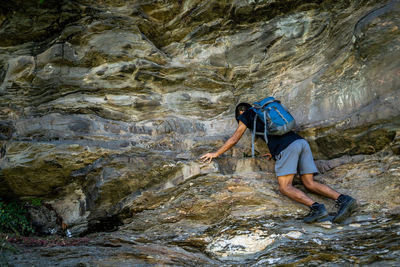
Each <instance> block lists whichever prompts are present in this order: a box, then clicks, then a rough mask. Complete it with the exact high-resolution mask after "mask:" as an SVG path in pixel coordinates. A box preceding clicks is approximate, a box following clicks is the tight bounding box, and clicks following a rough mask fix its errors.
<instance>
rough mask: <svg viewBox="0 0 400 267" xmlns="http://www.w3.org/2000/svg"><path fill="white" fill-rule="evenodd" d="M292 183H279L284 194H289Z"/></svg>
mask: <svg viewBox="0 0 400 267" xmlns="http://www.w3.org/2000/svg"><path fill="white" fill-rule="evenodd" d="M291 187H292V185H289V184H282V185H279V191H280V192H281V193H282V194H284V195H286V196H287V195H289V192H290V189H291Z"/></svg>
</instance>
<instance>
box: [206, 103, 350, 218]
mask: <svg viewBox="0 0 400 267" xmlns="http://www.w3.org/2000/svg"><path fill="white" fill-rule="evenodd" d="M251 107H252V106H251V105H250V104H248V103H240V104H239V105H237V106H236V110H235V117H236V120H237V122H238V123H239V125H238V128H237V129H236V131H235V133H234V134H233V135H232V136H231V137H230V138H229V139H228V140H227V141H226V142H225V144H224V145H223V146H222V147H220V148H219V149H218V150H217V151H216V152H213V153H207V154H204V155H202V156H201V159H202V160H203V162H211V161H212V159H214V158H216V157H218V156H219V155H221V154H223V153H224V152H226V151H227V150H229V149H230V148H232V147H233V146H234V145H235V144H236V143H237V142H238V141H239V140H240V138H241V137H242V136H243V134H244V132H245V131H246V129H247V128H249V129H250V130H251V131H254V130H255V131H256V133H258V132H263V131H264V130H263V129H264V123H263V122H262V121H261V120H259V119H258V118H257V120H256V124H255V125H256V129H253V128H254V123H253V122H254V118H255V116H256V113H255V111H254V110H253V109H251ZM260 137H261V138H262V139H263V140H264V141H265V138H264V136H263V135H260ZM267 138H268V148H269V151H270V153H267V156H268V158H269V159H271V158H273V159H274V160H275V173H276V176H277V178H278V183H279V190H280V192H281V193H282V194H284V195H286V196H287V197H289V198H291V199H293V200H294V201H297V202H299V203H301V204H304V205H306V206H308V207H310V213H309V214H308V215H307V216H306V217H305V218H304V219H303V221H304V222H306V223H312V222H315V221H318V220H322V219H324V218H326V217H327V216H328V212H327V210H326V209H325V205H324V204H320V203H318V202H315V201H314V200H313V199H311V198H310V197H309V196H307V195H306V194H305V193H304V192H303V191H301V190H299V189H297V188H296V187H294V186H293V185H292V182H293V178H294V176H295V175H296V174H297V173H299V174H300V177H301V181H302V182H303V184H304V186H305V187H306V188H307V189H308V190H310V191H311V192H314V193H317V194H319V195H322V196H325V197H328V198H331V199H333V200H335V201H336V203H337V205H338V207H339V208H338V212H337V214H336V216H335V217H334V218H333V222H335V223H341V222H343V221H344V220H345V219H346V218H347V217H348V216H350V215H351V213H352V211H353V210H354V209H355V208H356V200H355V199H354V198H352V197H351V196H348V195H343V194H340V193H338V192H336V191H335V190H333V189H332V188H330V187H329V186H327V185H324V184H321V183H319V182H316V181H314V174H315V173H318V170H317V167H316V166H315V163H314V159H313V156H312V153H311V149H310V146H309V144H308V142H307V141H306V140H305V139H303V138H302V137H301V136H300V135H298V134H297V133H295V132H293V131H289V132H288V133H286V134H283V135H268V137H267Z"/></svg>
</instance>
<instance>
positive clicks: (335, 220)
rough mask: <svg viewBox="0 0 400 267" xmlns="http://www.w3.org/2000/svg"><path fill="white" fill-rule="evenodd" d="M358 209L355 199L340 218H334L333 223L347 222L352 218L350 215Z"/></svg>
mask: <svg viewBox="0 0 400 267" xmlns="http://www.w3.org/2000/svg"><path fill="white" fill-rule="evenodd" d="M356 207H357V203H356V200H355V199H352V200H351V203H350V204H349V206H348V207H347V209H346V210H345V211H344V212H343V213H342V215H340V216H336V217H335V218H333V222H334V223H341V222H343V221H344V220H346V219H347V218H348V217H350V215H351V214H352V213H353V211H354V210H355V208H356Z"/></svg>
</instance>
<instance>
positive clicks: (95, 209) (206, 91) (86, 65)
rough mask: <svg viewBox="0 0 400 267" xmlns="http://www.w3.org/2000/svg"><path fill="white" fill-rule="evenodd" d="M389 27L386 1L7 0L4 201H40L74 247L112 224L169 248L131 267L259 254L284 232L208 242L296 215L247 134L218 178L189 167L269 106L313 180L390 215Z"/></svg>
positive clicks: (399, 109)
mask: <svg viewBox="0 0 400 267" xmlns="http://www.w3.org/2000/svg"><path fill="white" fill-rule="evenodd" d="M399 14H400V2H399V1H398V0H380V1H368V0H365V1H345V2H343V1H329V0H326V1H312V0H310V1H233V0H232V1H215V0H208V1H197V0H187V1H173V0H166V1H155V0H154V1H153V0H149V1H134V0H132V1H91V0H78V1H55V0H45V1H36V0H30V1H19V0H15V1H8V2H7V3H2V9H1V10H0V196H1V197H5V198H19V199H26V200H29V199H30V198H40V199H42V200H43V201H44V202H45V203H47V205H49V207H52V209H54V211H55V212H56V213H57V214H56V215H54V216H58V217H59V218H61V219H60V220H61V222H62V225H59V226H58V227H61V226H63V227H64V228H65V227H67V229H68V230H69V231H70V232H71V233H72V234H73V235H75V236H77V235H81V234H86V233H89V232H92V231H102V230H115V229H117V227H119V229H121V230H120V231H126V232H128V233H130V234H132V236H136V237H138V236H140V240H147V241H149V242H150V243H152V244H153V245H154V244H170V245H171V246H176V245H177V244H178V247H169V248H165V250H163V249H161V248H158V249H157V248H156V247H152V249H154V250H152V251H153V252H151V253H150V252H149V251H150V250H149V248H147V247H146V248H142V247H140V248H139V247H138V248H137V251H138V252H137V253H138V254H135V256H134V257H135V259H136V258H137V257H139V258H140V257H142V256H140V255H153V253H155V254H157V253H165V255H169V256H168V257H170V258H168V260H165V261H162V260H160V261H158V263H161V264H172V265H173V264H177V265H180V264H182V263H185V262H192V263H193V265H196V264H200V265H214V264H215V265H218V264H220V263H221V262H220V261H219V260H221V257H222V258H224V257H225V256H228V254H229V253H230V252H229V251H231V250H227V251H228V252H227V251H226V250H225V248H226V246H228V247H229V246H230V247H232V248H233V250H232V251H236V252H237V255H239V256H240V255H242V256H243V255H245V254H246V253H247V252H249V251H253V252H254V251H255V250H258V249H260V251H266V250H268V249H269V247H270V246H271V244H273V243H274V242H275V241H272V240H276V239H277V238H278V236H271V235H270V234H269V233H268V234H266V233H265V231H266V229H264V228H263V229H259V228H257V227H255V228H254V229H256V228H257V229H258V230H257V229H256V230H257V231H256V230H254V231H251V232H249V233H246V234H244V233H242V232H240V231H239V232H237V233H236V234H233V235H224V234H222V232H221V233H220V234H210V233H211V232H212V231H211V230H210V229H213V228H212V226H213V225H224V227H234V225H236V222H238V223H239V222H241V221H242V220H245V219H249V220H254V221H256V222H258V223H261V224H262V222H263V221H265V220H270V219H271V218H272V219H271V220H281V219H282V218H286V217H287V216H289V217H295V218H299V217H301V216H303V215H305V213H306V212H307V210H306V209H305V208H304V207H303V206H301V205H298V204H295V203H294V202H292V201H291V200H289V199H287V198H285V197H282V195H281V194H280V193H279V191H278V188H277V181H276V179H275V176H274V172H273V162H268V161H267V160H266V159H262V158H261V157H257V158H256V159H251V158H249V157H248V155H249V154H250V147H251V144H250V143H251V140H250V139H251V138H250V135H249V134H246V135H245V137H244V138H243V139H242V140H241V141H240V142H239V143H238V145H237V146H236V147H235V148H234V149H232V150H231V151H229V152H228V153H226V155H225V156H223V157H221V158H220V159H218V160H217V161H215V162H213V163H212V164H204V163H201V162H199V161H198V157H199V156H200V155H201V154H202V153H204V152H207V151H210V150H213V149H215V148H216V147H218V146H220V145H222V144H223V142H224V141H225V140H226V139H227V138H228V137H229V136H230V135H231V134H232V133H233V131H234V130H235V128H236V122H235V120H234V118H233V110H234V107H235V105H236V104H237V103H239V102H243V101H246V102H252V101H254V100H257V99H259V98H261V97H265V96H269V95H274V96H275V97H276V98H278V99H280V100H281V101H282V102H283V103H284V104H285V105H286V106H287V107H288V108H289V109H290V110H291V112H292V114H293V115H294V116H295V118H296V120H297V122H298V129H297V130H298V131H299V132H300V133H301V134H302V135H303V136H304V137H306V138H307V139H308V141H309V142H310V144H311V146H312V150H313V153H314V156H315V158H316V159H317V160H318V166H319V168H320V170H321V171H322V172H323V173H322V174H321V175H320V176H319V177H317V179H319V180H321V181H323V182H324V183H326V184H328V185H331V186H332V187H333V188H335V189H337V190H339V191H340V192H343V193H349V194H351V195H353V196H355V197H356V198H357V199H358V201H359V204H360V209H359V211H358V215H357V216H361V217H359V218H365V217H363V216H367V217H368V216H370V217H371V216H379V214H381V213H382V211H383V212H384V214H385V216H392V215H394V214H398V213H399V211H400V210H399V207H400V203H399V201H400V199H399V193H400V192H399V186H400V185H399V181H400V180H399V173H400V169H399V168H400V165H399V164H400V160H399V148H400V142H399V140H400V139H399V137H400V106H399V105H398V99H399V97H400V95H399V92H400V91H399V90H398V89H399V85H400V61H399V60H398V58H400V29H399V27H400V15H399ZM256 150H257V155H259V154H261V153H263V152H265V151H266V147H265V144H262V143H261V142H257V145H256ZM296 186H298V187H302V185H301V183H300V182H299V181H298V180H296ZM313 197H314V198H315V199H316V200H318V201H320V202H324V203H326V204H327V206H328V207H329V209H330V210H331V211H333V210H334V209H333V204H334V203H333V202H331V201H328V200H326V199H324V198H321V197H318V196H315V195H313ZM38 216H39V215H38ZM52 216H53V215H52ZM54 216H53V217H54ZM39 217H40V216H39ZM370 217H368V218H370ZM265 218H267V219H265ZM371 218H372V217H371ZM362 220H363V219H360V220H359V221H362ZM229 221H232V222H233V223H232V224H227V223H226V222H229ZM290 223H292V221H290V222H289V224H290ZM221 227H222V226H221ZM210 231H211V232H210ZM282 231H283V232H285V234H286V235H288V236H289V239H290V238H292V239H296V238H297V237H298V236H301V235H303V236H304V234H305V232H304V231H302V230H301V229H297V228H296V229H292V231H284V230H282ZM286 232H287V233H286ZM213 233H214V232H213ZM299 233H300V234H299ZM136 237H135V238H136ZM278 239H279V238H278ZM118 242H119V241H118ZM118 242H117V243H118ZM121 242H122V241H121ZM124 242H126V241H123V243H124ZM242 242H244V243H246V242H249V245H248V249H247V248H246V246H244V247H245V248H244V249H243V248H240V247H237V245H238V244H239V243H242ZM128 243H129V242H128ZM317 243H318V242H317ZM124 244H125V243H124ZM129 244H130V243H129ZM246 244H247V243H246ZM275 244H276V242H275ZM321 244H322V243H321ZM321 244H320V245H321ZM110 246H113V245H110ZM115 246H121V247H124V245H121V244H119V243H118V244H117V245H115ZM182 246H188V247H192V248H193V247H197V248H199V253H200V254H198V255H197V254H196V256H194V255H190V253H189V254H185V253H186V252H183V251H181V249H182ZM235 246H236V248H235ZM161 250H162V251H163V252H162V251H161ZM143 251H146V252H143ZM154 251H157V252H154ZM241 251H242V252H241ZM203 252H204V253H206V254H207V255H211V256H210V257H211V258H210V257H205V256H204V255H203V254H201V253H203ZM253 252H252V253H250V252H249V254H251V255H254V253H253ZM71 253H75V252H71ZM118 253H122V254H124V253H127V252H122V251H120V252H118ZM146 253H148V254H146ZM176 253H177V254H176ZM227 253H228V254H227ZM257 253H258V252H257ZM257 253H256V254H257ZM175 254H176V255H181V256H182V257H183V258H182V259H188V258H185V257H186V256H187V257H195V259H194V258H192V261H190V260H188V261H185V260H182V259H180V260H179V261H176V258H177V257H175V256H176V255H175ZM124 255H127V254H124ZM138 255H139V256H138ZM174 255H175V256H174ZM237 255H236V256H237ZM393 255H394V254H393ZM153 256H154V255H153ZM231 256H232V255H231ZM236 256H235V255H233V256H232V257H233V258H229V257H230V256H229V257H228V258H229V259H230V260H235V257H236ZM110 257H112V256H110ZM279 257H280V256H279V255H277V256H276V258H274V259H272V258H268V259H267V258H265V259H264V260H263V261H261V260H260V261H259V262H258V263H257V264H264V263H270V264H274V263H283V262H282V261H280V260H278V258H279ZM321 257H322V256H321ZM244 258H246V257H244ZM261 258H263V257H261ZM261 258H260V259H261ZM322 258H323V257H322ZM333 258H335V257H333ZM222 261H223V260H222ZM112 262H113V261H112V260H110V264H112ZM145 262H147V263H148V264H152V262H151V261H150V260H149V261H147V260H143V262H141V261H139V260H138V261H137V262H136V263H137V264H141V263H145ZM349 262H350V261H344V263H349ZM21 263H22V261H21ZM153 263H155V264H156V263H157V260H154V262H153ZM253 263H256V262H253Z"/></svg>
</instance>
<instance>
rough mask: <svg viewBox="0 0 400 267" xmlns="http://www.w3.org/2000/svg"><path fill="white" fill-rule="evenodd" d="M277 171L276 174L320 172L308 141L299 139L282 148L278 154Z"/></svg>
mask: <svg viewBox="0 0 400 267" xmlns="http://www.w3.org/2000/svg"><path fill="white" fill-rule="evenodd" d="M275 173H276V176H284V175H288V174H297V173H299V174H308V173H313V174H315V173H318V169H317V167H316V166H315V163H314V159H313V156H312V152H311V149H310V145H309V144H308V142H307V141H306V140H304V139H298V140H296V141H294V142H293V143H291V144H290V145H289V146H288V147H287V148H285V149H284V150H282V152H281V153H279V155H277V156H276V162H275Z"/></svg>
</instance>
